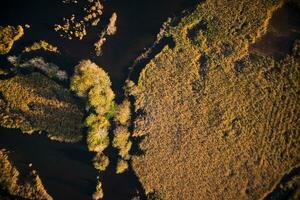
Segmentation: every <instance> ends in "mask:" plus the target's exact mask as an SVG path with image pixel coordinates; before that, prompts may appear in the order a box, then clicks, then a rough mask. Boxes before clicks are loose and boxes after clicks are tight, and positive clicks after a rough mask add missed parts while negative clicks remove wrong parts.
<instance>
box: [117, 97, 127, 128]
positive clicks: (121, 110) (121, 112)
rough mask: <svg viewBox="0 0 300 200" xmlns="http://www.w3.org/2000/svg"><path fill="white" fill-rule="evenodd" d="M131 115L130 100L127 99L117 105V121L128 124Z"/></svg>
mask: <svg viewBox="0 0 300 200" xmlns="http://www.w3.org/2000/svg"><path fill="white" fill-rule="evenodd" d="M130 115H131V113H130V102H129V101H128V100H127V99H126V100H124V101H123V102H122V104H121V105H119V106H118V107H117V109H116V112H115V121H116V122H117V123H120V124H121V125H127V124H128V122H129V120H130Z"/></svg>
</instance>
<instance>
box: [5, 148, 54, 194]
mask: <svg viewBox="0 0 300 200" xmlns="http://www.w3.org/2000/svg"><path fill="white" fill-rule="evenodd" d="M8 155H9V152H7V151H6V150H5V149H0V187H1V189H2V190H4V191H5V192H8V193H9V194H10V195H13V196H15V197H16V198H25V199H32V200H33V199H37V200H52V197H51V196H50V195H49V194H48V193H47V191H46V190H45V188H44V186H43V183H42V181H41V179H40V177H39V176H38V175H37V174H36V172H35V171H32V172H30V175H27V176H29V177H28V178H27V179H26V181H25V182H21V181H20V172H19V171H18V170H17V169H16V168H15V167H14V166H13V164H12V163H11V162H10V161H9V158H8Z"/></svg>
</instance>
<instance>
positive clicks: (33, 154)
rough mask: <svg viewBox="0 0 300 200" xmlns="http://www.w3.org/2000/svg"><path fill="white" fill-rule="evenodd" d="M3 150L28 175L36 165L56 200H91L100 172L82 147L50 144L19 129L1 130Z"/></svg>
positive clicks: (42, 138)
mask: <svg viewBox="0 0 300 200" xmlns="http://www.w3.org/2000/svg"><path fill="white" fill-rule="evenodd" d="M0 133H1V134H0V147H1V148H5V149H7V150H9V151H10V154H9V155H10V159H12V160H13V162H14V164H15V165H16V167H17V169H18V170H19V171H20V172H21V174H22V172H24V173H26V170H28V164H29V163H32V164H33V169H36V170H37V172H38V174H39V175H40V177H41V179H42V181H43V183H44V186H45V188H46V189H47V191H48V192H49V194H50V195H51V196H53V198H54V199H89V198H90V197H91V194H92V193H93V190H94V187H95V184H96V179H95V177H96V176H97V171H96V170H95V169H94V167H93V165H92V164H91V159H92V157H93V154H92V153H90V152H88V150H87V148H86V146H85V145H84V144H82V143H76V144H67V143H60V142H55V141H50V140H49V139H48V138H47V137H46V136H45V135H38V134H37V135H32V136H29V135H26V134H22V133H21V131H19V130H16V129H5V128H0Z"/></svg>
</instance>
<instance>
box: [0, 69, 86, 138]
mask: <svg viewBox="0 0 300 200" xmlns="http://www.w3.org/2000/svg"><path fill="white" fill-rule="evenodd" d="M0 94H1V95H0V125H1V126H3V127H6V128H20V129H21V130H22V131H23V132H26V133H29V134H31V133H33V132H34V131H46V132H47V133H48V137H49V138H51V139H53V140H59V141H65V142H76V141H79V140H80V139H81V138H82V135H81V128H82V125H83V123H82V119H83V111H82V109H80V108H79V107H78V106H77V105H76V102H75V100H74V99H73V98H72V97H71V95H70V93H69V91H68V90H66V89H64V88H63V87H61V86H59V85H58V84H57V83H56V82H54V81H53V80H51V79H49V78H47V77H46V76H44V75H42V74H40V73H32V74H29V75H17V76H14V77H13V78H10V79H6V80H0Z"/></svg>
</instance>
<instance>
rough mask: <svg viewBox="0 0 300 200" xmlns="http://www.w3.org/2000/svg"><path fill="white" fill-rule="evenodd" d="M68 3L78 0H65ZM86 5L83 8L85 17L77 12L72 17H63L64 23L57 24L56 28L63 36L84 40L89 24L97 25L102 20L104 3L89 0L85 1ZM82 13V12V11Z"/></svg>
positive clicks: (75, 2)
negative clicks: (77, 14) (79, 16)
mask: <svg viewBox="0 0 300 200" xmlns="http://www.w3.org/2000/svg"><path fill="white" fill-rule="evenodd" d="M63 2H64V3H66V4H70V3H74V4H77V3H78V1H76V0H75V1H73V0H71V1H70V0H69V1H63ZM84 3H85V7H84V8H83V9H82V11H83V13H84V17H81V18H78V17H76V16H75V14H72V15H71V16H70V17H68V18H66V17H64V18H63V23H62V24H55V25H54V30H55V31H57V32H60V36H61V37H66V38H68V39H69V40H72V39H74V38H77V39H79V40H82V39H83V38H84V37H85V36H86V35H87V27H88V26H97V25H98V23H99V22H100V17H101V15H102V13H103V11H102V10H103V5H102V4H101V2H100V1H99V0H89V1H86V2H84ZM80 14H81V13H80Z"/></svg>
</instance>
